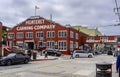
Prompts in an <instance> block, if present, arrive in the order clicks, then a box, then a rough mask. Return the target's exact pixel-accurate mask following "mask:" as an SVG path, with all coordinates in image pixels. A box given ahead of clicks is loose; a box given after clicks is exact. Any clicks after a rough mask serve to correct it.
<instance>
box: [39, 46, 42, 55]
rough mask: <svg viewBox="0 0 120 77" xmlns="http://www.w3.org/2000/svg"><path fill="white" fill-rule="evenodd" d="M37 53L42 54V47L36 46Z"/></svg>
mask: <svg viewBox="0 0 120 77" xmlns="http://www.w3.org/2000/svg"><path fill="white" fill-rule="evenodd" d="M38 53H39V54H40V56H42V48H41V47H38Z"/></svg>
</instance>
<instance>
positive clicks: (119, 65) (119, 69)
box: [116, 55, 120, 77]
mask: <svg viewBox="0 0 120 77" xmlns="http://www.w3.org/2000/svg"><path fill="white" fill-rule="evenodd" d="M116 72H117V73H119V77H120V55H118V56H117V60H116Z"/></svg>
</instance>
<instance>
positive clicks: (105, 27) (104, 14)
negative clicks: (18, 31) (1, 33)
mask: <svg viewBox="0 0 120 77" xmlns="http://www.w3.org/2000/svg"><path fill="white" fill-rule="evenodd" d="M117 2H118V6H120V0H117ZM35 6H38V7H39V9H37V10H36V15H39V16H41V17H44V18H46V19H50V14H52V20H53V21H55V22H57V23H60V24H61V25H66V24H70V25H71V26H76V25H82V26H87V27H89V28H96V27H97V28H98V30H99V31H100V32H101V33H102V34H104V35H120V26H112V25H113V24H117V23H119V21H118V16H117V15H116V14H115V11H114V8H115V7H116V6H115V0H0V21H1V22H2V23H3V25H5V26H8V27H14V26H15V25H16V24H19V23H20V22H22V21H24V20H26V19H27V18H29V17H31V16H34V15H35ZM119 11H120V10H119Z"/></svg>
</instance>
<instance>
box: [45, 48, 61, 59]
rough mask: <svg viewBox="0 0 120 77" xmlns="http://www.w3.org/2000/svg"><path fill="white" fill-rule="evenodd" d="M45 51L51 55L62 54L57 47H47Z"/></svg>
mask: <svg viewBox="0 0 120 77" xmlns="http://www.w3.org/2000/svg"><path fill="white" fill-rule="evenodd" d="M45 52H47V54H48V55H51V56H58V57H59V56H61V52H60V51H58V50H55V49H46V50H45V51H44V52H43V53H45Z"/></svg>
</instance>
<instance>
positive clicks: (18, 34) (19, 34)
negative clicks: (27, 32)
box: [16, 32, 24, 38]
mask: <svg viewBox="0 0 120 77" xmlns="http://www.w3.org/2000/svg"><path fill="white" fill-rule="evenodd" d="M16 36H17V38H23V37H24V36H23V32H17V35H16Z"/></svg>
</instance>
